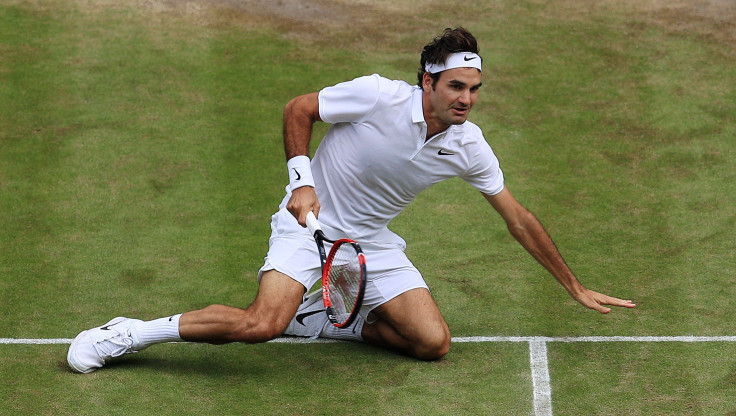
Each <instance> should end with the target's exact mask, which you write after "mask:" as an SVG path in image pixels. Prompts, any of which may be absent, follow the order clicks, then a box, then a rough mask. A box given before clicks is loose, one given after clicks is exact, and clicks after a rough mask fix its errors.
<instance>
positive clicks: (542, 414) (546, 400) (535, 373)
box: [0, 335, 736, 416]
mask: <svg viewBox="0 0 736 416" xmlns="http://www.w3.org/2000/svg"><path fill="white" fill-rule="evenodd" d="M71 342H72V339H70V338H40V339H33V338H0V345H2V344H20V345H44V344H71ZM269 342H275V343H286V344H314V343H320V344H323V343H332V342H340V341H336V340H331V339H320V338H318V339H311V338H292V337H286V338H283V337H282V338H276V339H274V340H272V341H269ZM452 342H456V343H467V342H478V343H482V342H517V343H523V342H527V343H529V366H530V367H531V373H532V374H531V375H532V388H533V396H534V414H535V415H536V416H553V412H552V385H551V381H550V376H549V361H548V358H547V343H549V342H567V343H573V342H736V336H711V337H705V336H695V335H684V336H644V337H634V336H609V337H598V336H592V337H514V336H509V337H503V336H500V337H454V338H452Z"/></svg>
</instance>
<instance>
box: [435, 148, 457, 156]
mask: <svg viewBox="0 0 736 416" xmlns="http://www.w3.org/2000/svg"><path fill="white" fill-rule="evenodd" d="M437 154H438V155H440V156H452V155H454V154H455V153H449V152H445V149H440V150H439V152H437Z"/></svg>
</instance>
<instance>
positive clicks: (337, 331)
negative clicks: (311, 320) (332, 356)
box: [319, 315, 365, 342]
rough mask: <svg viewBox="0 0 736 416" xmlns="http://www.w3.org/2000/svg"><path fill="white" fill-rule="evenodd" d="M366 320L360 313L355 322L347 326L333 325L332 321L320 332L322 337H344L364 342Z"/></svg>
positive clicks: (343, 338) (344, 338)
mask: <svg viewBox="0 0 736 416" xmlns="http://www.w3.org/2000/svg"><path fill="white" fill-rule="evenodd" d="M364 323H365V320H364V319H363V317H362V316H360V315H358V316H357V317H356V318H355V322H353V323H352V325H350V326H349V327H347V328H338V327H336V326H335V325H332V324H331V323H330V322H328V323H327V325H325V327H324V328H323V329H322V332H321V333H320V334H319V336H320V337H322V338H332V339H342V340H346V341H358V342H363V324H364Z"/></svg>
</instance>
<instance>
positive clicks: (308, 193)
mask: <svg viewBox="0 0 736 416" xmlns="http://www.w3.org/2000/svg"><path fill="white" fill-rule="evenodd" d="M286 209H287V210H288V211H289V212H290V213H291V215H293V216H294V218H296V220H297V222H299V225H301V226H302V227H306V226H307V212H309V211H312V212H314V215H315V216H317V217H319V209H320V205H319V201H318V200H317V193H316V192H315V191H314V188H312V187H311V186H303V187H301V188H297V189H295V190H294V192H292V194H291V198H289V202H288V203H287V204H286Z"/></svg>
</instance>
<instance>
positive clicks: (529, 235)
mask: <svg viewBox="0 0 736 416" xmlns="http://www.w3.org/2000/svg"><path fill="white" fill-rule="evenodd" d="M509 231H510V232H511V234H512V235H513V236H514V238H515V239H516V240H517V241H518V242H519V243H520V244H521V245H522V246H523V247H524V248H525V249H526V251H528V252H529V254H531V255H532V257H534V258H535V259H536V260H537V261H538V262H539V263H540V264H541V265H542V266H543V267H544V268H545V269H547V271H549V272H550V273H551V274H552V276H554V277H555V279H557V281H558V282H560V284H561V285H562V286H563V287H564V288H565V289H566V290H567V291H568V292H569V293H570V294H575V293H578V292H580V291H581V290H584V287H583V285H582V284H581V283H580V282H579V281H578V279H577V278H576V277H575V275H574V274H573V272H572V270H570V267H568V265H567V263H565V260H564V259H563V257H562V255H561V254H560V252H559V250H558V249H557V246H555V243H554V242H553V241H552V239H551V238H550V236H549V234H547V231H546V230H545V229H544V227H543V226H542V224H541V223H540V222H539V220H538V219H537V218H536V217H535V216H534V214H532V213H531V212H529V211H526V212H525V213H524V214H523V215H521V216H520V217H519V222H518V223H516V224H509Z"/></svg>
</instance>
